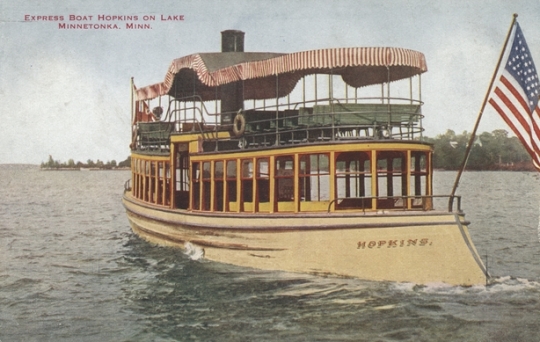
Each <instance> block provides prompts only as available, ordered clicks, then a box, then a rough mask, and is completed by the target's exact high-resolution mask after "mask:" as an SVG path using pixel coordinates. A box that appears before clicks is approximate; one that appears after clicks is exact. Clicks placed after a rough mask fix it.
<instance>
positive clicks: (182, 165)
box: [175, 151, 189, 209]
mask: <svg viewBox="0 0 540 342" xmlns="http://www.w3.org/2000/svg"><path fill="white" fill-rule="evenodd" d="M175 172H176V180H175V191H176V194H175V196H176V197H175V201H176V207H177V208H181V209H187V208H188V206H189V157H188V155H187V152H185V151H181V152H178V153H177V155H176V171H175Z"/></svg>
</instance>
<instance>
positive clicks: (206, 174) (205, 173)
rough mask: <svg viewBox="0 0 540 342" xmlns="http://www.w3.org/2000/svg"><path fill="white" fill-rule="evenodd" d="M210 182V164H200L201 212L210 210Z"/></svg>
mask: <svg viewBox="0 0 540 342" xmlns="http://www.w3.org/2000/svg"><path fill="white" fill-rule="evenodd" d="M211 181H212V169H211V163H210V162H209V161H207V162H203V163H202V187H203V190H202V196H203V197H202V201H201V202H202V208H201V210H210V199H211V196H212V192H211Z"/></svg>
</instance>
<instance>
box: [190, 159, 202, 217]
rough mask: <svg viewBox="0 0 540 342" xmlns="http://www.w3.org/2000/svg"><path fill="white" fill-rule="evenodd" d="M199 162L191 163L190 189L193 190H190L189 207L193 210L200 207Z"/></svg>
mask: <svg viewBox="0 0 540 342" xmlns="http://www.w3.org/2000/svg"><path fill="white" fill-rule="evenodd" d="M200 167H201V166H200V163H199V162H194V163H192V164H191V182H192V186H191V189H192V190H193V191H192V192H191V196H192V197H191V208H192V209H193V210H199V209H200V198H201V194H200V189H201V180H200V179H199V177H200V174H201V172H200Z"/></svg>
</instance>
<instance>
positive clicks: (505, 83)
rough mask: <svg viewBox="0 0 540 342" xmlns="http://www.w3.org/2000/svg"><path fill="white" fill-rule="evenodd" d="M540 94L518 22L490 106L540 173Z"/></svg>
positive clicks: (537, 80)
mask: <svg viewBox="0 0 540 342" xmlns="http://www.w3.org/2000/svg"><path fill="white" fill-rule="evenodd" d="M539 95H540V80H539V79H538V73H537V71H536V68H535V65H534V62H533V60H532V56H531V53H530V50H529V47H528V46H527V42H526V41H525V37H524V36H523V32H522V31H521V28H520V27H519V24H518V23H517V22H516V24H515V30H514V39H513V43H512V48H511V50H510V52H509V55H508V59H507V61H506V63H505V65H504V68H503V70H502V73H501V75H500V78H499V82H498V84H497V86H496V88H495V90H494V91H493V93H492V95H491V98H490V99H489V103H490V104H491V105H492V106H493V108H494V109H495V110H496V111H497V112H498V113H499V115H501V117H502V118H503V120H504V121H505V122H506V123H507V124H508V126H509V127H510V128H511V129H512V131H513V132H514V133H515V134H516V136H517V137H518V138H519V140H520V141H521V143H522V144H523V146H525V149H526V150H527V152H528V153H529V154H530V155H531V157H532V160H533V163H534V165H535V167H536V168H537V169H538V170H539V171H540V108H539V107H538V97H539Z"/></svg>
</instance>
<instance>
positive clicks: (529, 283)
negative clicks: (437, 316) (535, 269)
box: [392, 276, 540, 294]
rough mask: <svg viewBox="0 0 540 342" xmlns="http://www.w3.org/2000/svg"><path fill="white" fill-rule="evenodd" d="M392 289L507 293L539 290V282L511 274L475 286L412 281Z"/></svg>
mask: <svg viewBox="0 0 540 342" xmlns="http://www.w3.org/2000/svg"><path fill="white" fill-rule="evenodd" d="M392 287H394V289H396V290H398V291H400V292H408V291H414V292H422V293H435V294H436V293H440V294H442V293H446V294H449V293H452V294H463V293H470V294H472V293H489V294H494V293H500V292H504V293H508V292H521V291H527V290H531V291H538V292H540V282H539V281H537V280H529V279H524V278H516V277H511V276H504V277H494V278H492V279H490V282H489V284H488V285H477V286H453V285H449V284H445V283H432V284H427V285H417V284H413V283H396V284H393V286H392Z"/></svg>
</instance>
